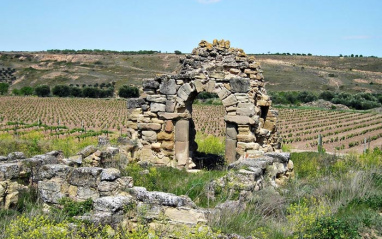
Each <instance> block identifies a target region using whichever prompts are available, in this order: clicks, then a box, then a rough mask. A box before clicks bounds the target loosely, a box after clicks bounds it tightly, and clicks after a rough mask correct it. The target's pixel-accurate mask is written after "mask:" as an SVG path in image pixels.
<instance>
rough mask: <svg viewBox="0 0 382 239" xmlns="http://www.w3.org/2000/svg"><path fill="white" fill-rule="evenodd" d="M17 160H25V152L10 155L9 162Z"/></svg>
mask: <svg viewBox="0 0 382 239" xmlns="http://www.w3.org/2000/svg"><path fill="white" fill-rule="evenodd" d="M17 159H25V155H24V153H23V152H13V153H10V154H8V160H10V161H11V160H17Z"/></svg>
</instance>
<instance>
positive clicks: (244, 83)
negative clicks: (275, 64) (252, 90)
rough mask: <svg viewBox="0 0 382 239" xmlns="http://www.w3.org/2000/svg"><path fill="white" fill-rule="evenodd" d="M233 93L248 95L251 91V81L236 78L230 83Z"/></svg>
mask: <svg viewBox="0 0 382 239" xmlns="http://www.w3.org/2000/svg"><path fill="white" fill-rule="evenodd" d="M229 83H230V85H231V91H232V92H234V93H247V92H248V91H249V87H250V84H249V80H248V79H243V78H234V79H231V80H230V81H229Z"/></svg>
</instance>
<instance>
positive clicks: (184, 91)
mask: <svg viewBox="0 0 382 239" xmlns="http://www.w3.org/2000/svg"><path fill="white" fill-rule="evenodd" d="M193 91H195V88H193V87H192V86H191V85H190V84H189V83H186V84H184V85H182V86H181V87H180V88H179V90H178V93H177V94H178V97H180V98H181V99H182V100H184V101H186V100H188V97H189V96H190V94H191V92H193Z"/></svg>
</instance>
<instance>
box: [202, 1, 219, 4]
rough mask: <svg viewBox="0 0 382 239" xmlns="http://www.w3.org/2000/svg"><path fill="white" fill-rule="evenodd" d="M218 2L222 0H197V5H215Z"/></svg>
mask: <svg viewBox="0 0 382 239" xmlns="http://www.w3.org/2000/svg"><path fill="white" fill-rule="evenodd" d="M220 1H222V0H198V2H199V3H203V4H210V3H217V2H220Z"/></svg>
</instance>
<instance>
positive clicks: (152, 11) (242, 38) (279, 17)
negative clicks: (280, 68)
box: [0, 0, 382, 57]
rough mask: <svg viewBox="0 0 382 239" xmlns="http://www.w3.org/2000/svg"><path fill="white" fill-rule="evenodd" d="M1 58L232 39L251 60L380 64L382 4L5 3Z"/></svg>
mask: <svg viewBox="0 0 382 239" xmlns="http://www.w3.org/2000/svg"><path fill="white" fill-rule="evenodd" d="M0 24H1V28H0V51H12V50H13V51H36V50H47V49H77V50H78V49H107V50H120V51H121V50H160V51H162V52H166V51H167V52H174V50H180V51H182V52H191V50H192V49H193V48H194V47H196V46H197V44H198V43H199V42H200V40H202V39H204V40H207V41H210V42H212V40H213V39H215V38H217V39H227V40H230V41H231V46H233V47H238V48H243V49H244V50H245V52H247V53H267V52H272V53H276V52H280V53H284V52H285V53H286V52H288V53H312V54H314V55H334V56H338V55H339V54H346V55H350V54H362V55H364V56H370V55H374V56H379V57H382V0H362V1H361V0H357V1H356V0H319V1H318V0H262V1H259V0H139V1H138V0H107V1H106V0H0Z"/></svg>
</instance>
